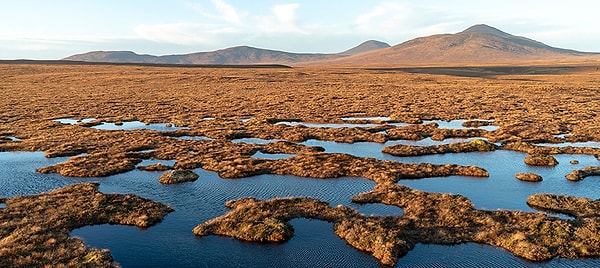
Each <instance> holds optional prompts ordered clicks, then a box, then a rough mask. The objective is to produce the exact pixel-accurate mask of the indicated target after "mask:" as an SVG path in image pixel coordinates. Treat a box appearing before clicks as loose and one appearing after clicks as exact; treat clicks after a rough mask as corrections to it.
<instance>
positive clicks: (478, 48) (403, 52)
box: [303, 24, 600, 65]
mask: <svg viewBox="0 0 600 268" xmlns="http://www.w3.org/2000/svg"><path fill="white" fill-rule="evenodd" d="M598 55H600V54H598V53H586V52H579V51H575V50H569V49H561V48H556V47H552V46H548V45H546V44H544V43H541V42H538V41H535V40H532V39H529V38H525V37H521V36H515V35H511V34H509V33H506V32H503V31H501V30H498V29H496V28H494V27H491V26H488V25H485V24H479V25H475V26H472V27H469V28H467V29H466V30H464V31H462V32H459V33H455V34H437V35H432V36H427V37H419V38H415V39H412V40H409V41H406V42H403V43H401V44H398V45H395V46H392V47H389V48H385V49H380V50H376V51H369V52H365V53H360V54H356V55H353V56H349V57H344V58H338V59H329V60H325V61H319V62H311V63H304V64H303V65H397V64H401V65H407V64H408V65H422V64H494V63H519V62H536V61H547V62H550V61H554V62H556V61H566V60H577V59H580V60H581V58H585V57H586V56H588V57H589V56H596V59H597V56H598Z"/></svg>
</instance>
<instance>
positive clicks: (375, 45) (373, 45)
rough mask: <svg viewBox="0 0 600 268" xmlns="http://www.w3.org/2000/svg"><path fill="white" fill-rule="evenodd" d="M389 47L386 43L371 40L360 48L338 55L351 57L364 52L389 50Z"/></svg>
mask: <svg viewBox="0 0 600 268" xmlns="http://www.w3.org/2000/svg"><path fill="white" fill-rule="evenodd" d="M388 47H390V45H389V44H388V43H384V42H381V41H377V40H369V41H365V42H363V43H362V44H360V45H358V46H355V47H353V48H351V49H348V50H346V51H344V52H340V53H338V55H344V56H351V55H356V54H360V53H363V52H368V51H372V50H377V49H381V48H388Z"/></svg>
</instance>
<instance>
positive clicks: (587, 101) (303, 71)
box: [0, 64, 600, 264]
mask: <svg viewBox="0 0 600 268" xmlns="http://www.w3.org/2000/svg"><path fill="white" fill-rule="evenodd" d="M531 68H538V67H536V66H533V67H531ZM539 68H542V67H539ZM544 68H546V67H544ZM542 71H543V69H542ZM469 75H471V77H463V76H450V75H444V74H426V73H418V72H417V73H407V72H403V71H402V70H397V69H387V70H385V69H379V70H363V69H348V68H347V69H342V68H339V69H333V68H331V69H319V68H297V69H251V68H247V69H243V68H232V69H227V68H220V69H210V68H174V67H171V68H165V67H148V66H106V65H102V66H94V65H78V66H70V65H9V64H3V65H0V91H1V92H2V93H3V98H0V120H1V121H2V124H0V151H16V150H25V151H45V152H46V155H47V156H48V157H55V156H73V157H71V158H70V159H69V160H68V161H66V162H64V163H61V164H57V165H54V166H50V167H45V168H41V169H40V170H39V171H40V172H53V173H59V174H62V175H65V176H73V177H89V176H107V175H111V174H115V173H120V172H126V171H129V170H132V169H134V168H135V165H136V164H137V163H139V162H140V161H141V160H142V159H148V158H154V159H165V160H166V159H175V160H177V163H176V164H175V166H174V168H176V169H191V168H197V167H202V168H205V169H208V170H212V171H216V172H218V173H219V175H220V176H222V177H224V178H239V177H246V176H251V175H256V174H266V173H272V174H290V175H297V176H305V177H314V178H330V177H339V176H357V177H365V178H368V179H371V180H374V181H376V182H378V183H379V184H380V185H379V186H378V187H388V186H389V185H387V183H390V182H396V181H397V180H399V179H403V178H421V177H430V176H448V175H471V176H487V172H486V171H485V170H483V169H480V168H477V167H463V166H456V165H431V164H416V165H408V164H402V163H398V162H394V161H380V160H377V159H369V158H360V157H354V156H350V155H345V154H324V153H322V151H323V148H319V147H307V146H302V145H298V144H294V143H290V142H299V141H304V140H307V139H320V140H327V141H338V142H347V143H353V142H359V141H370V142H379V143H383V142H385V141H386V140H391V139H414V140H418V139H423V138H426V137H431V138H432V139H434V140H442V139H445V138H449V137H485V138H487V139H488V140H490V141H492V142H502V143H503V146H502V149H508V150H517V151H523V152H527V153H529V154H532V155H539V154H559V153H584V154H590V155H596V156H599V155H600V150H599V149H593V148H574V147H564V148H553V147H543V146H535V145H532V144H531V142H539V141H542V142H561V141H589V140H595V141H600V117H599V116H598V112H597V111H599V110H600V97H599V96H600V94H599V93H600V89H599V88H598V84H600V72H598V71H596V70H595V68H588V67H585V66H575V67H574V68H565V70H563V71H560V72H558V73H549V74H512V75H489V74H481V75H479V76H478V75H477V74H476V75H473V73H469ZM357 114H359V115H360V116H368V117H375V116H389V117H391V118H392V119H393V120H395V121H398V122H406V123H420V122H422V121H423V120H433V119H443V120H452V119H470V120H473V119H483V120H494V122H493V124H494V125H498V126H499V127H500V128H499V129H498V130H496V131H485V130H481V129H467V130H451V129H439V128H438V127H437V125H435V124H428V125H409V126H405V127H395V126H392V125H381V126H377V127H372V128H342V129H334V128H307V127H301V126H296V127H292V126H286V125H276V124H275V123H276V122H280V121H283V120H295V121H298V120H300V121H304V122H313V123H342V120H341V117H346V116H356V115H357ZM207 117H212V118H214V120H205V118H207ZM57 118H77V119H83V118H96V120H95V121H93V122H90V123H80V124H76V125H63V124H60V123H58V122H55V121H52V120H53V119H57ZM248 118H253V119H251V120H249V121H247V122H243V121H242V119H248ZM132 120H139V121H142V122H146V123H164V124H166V123H170V124H173V125H175V126H187V127H188V128H189V129H182V130H178V131H174V132H168V133H159V132H156V131H149V130H132V131H103V130H97V129H92V128H90V127H89V126H90V125H94V124H98V123H99V122H102V121H104V122H115V123H116V122H126V121H132ZM472 124H477V123H472ZM383 130H386V131H387V132H386V133H385V134H382V133H381V131H383ZM558 134H566V138H565V139H562V138H558V137H556V136H555V135H558ZM180 136H206V137H209V138H212V139H214V140H198V141H194V140H181V139H177V137H180ZM9 137H16V138H19V139H21V140H20V141H13V139H12V138H9ZM243 137H256V138H263V139H281V140H286V141H287V142H285V141H281V142H277V143H271V144H267V145H257V144H240V143H233V142H231V139H235V138H243ZM147 150H152V151H147ZM257 151H262V152H265V153H289V154H297V156H296V157H292V158H289V159H279V160H268V159H254V158H251V156H252V155H253V154H254V153H256V152H257ZM82 153H86V155H81V156H75V155H78V154H82ZM386 185H387V186H386ZM385 189H387V188H378V190H377V191H384V190H385ZM386 191H387V190H386ZM378 194H380V195H382V198H384V196H383V195H384V194H385V193H384V192H378ZM388 194H389V196H388V197H385V198H391V199H390V200H396V199H393V198H395V197H397V198H400V199H399V200H405V198H404V197H401V196H409V197H410V198H417V197H418V198H419V199H418V200H421V201H420V202H418V203H419V205H418V206H417V205H415V204H412V205H411V204H408V203H402V202H404V201H390V200H388V201H383V199H382V201H381V202H389V203H394V202H396V203H394V204H395V205H399V206H402V207H404V208H405V212H406V216H403V217H401V218H400V219H399V220H398V219H396V218H394V219H393V220H390V219H389V218H377V219H371V218H369V219H364V218H352V217H350V218H348V219H346V220H347V221H343V220H342V221H341V223H340V224H339V225H336V226H338V227H336V233H337V234H338V235H339V236H340V237H345V239H348V241H353V242H349V243H351V244H352V245H353V246H355V247H357V248H359V249H362V250H367V251H370V252H372V253H373V254H374V255H375V256H377V258H379V259H380V260H381V261H382V262H384V263H386V264H390V263H393V262H395V258H397V257H399V256H401V255H402V254H403V253H404V252H406V251H407V250H409V249H410V248H411V245H412V244H414V243H415V241H422V242H426V243H460V242H463V241H475V242H481V243H489V244H492V245H497V246H502V247H504V248H507V249H509V250H512V251H513V252H514V253H515V254H517V255H519V256H522V257H524V258H528V259H532V260H542V259H548V258H551V257H553V256H566V257H580V256H597V255H598V252H600V250H598V248H599V247H597V245H598V244H600V243H596V242H594V241H595V240H594V241H592V240H593V239H592V238H593V237H594V236H596V237H597V234H596V233H597V228H596V227H594V225H593V222H594V220H595V219H587V218H586V219H581V220H580V221H581V224H582V225H581V226H583V227H581V228H579V229H577V235H576V236H573V234H572V233H570V232H566V233H565V232H564V230H569V228H574V227H573V226H571V225H570V224H571V223H569V222H566V221H563V220H558V219H554V218H548V217H546V216H544V215H540V214H531V213H525V214H523V213H520V212H509V211H499V212H482V211H477V210H474V209H473V208H472V205H469V204H470V202H467V201H468V200H463V199H465V198H463V199H460V198H459V199H460V200H457V198H458V197H454V196H437V195H435V194H426V193H421V194H419V193H417V192H410V191H409V190H406V189H392V190H389V193H388ZM410 198H409V199H410ZM438 198H441V200H442V201H443V202H442V203H441V204H442V206H438V205H437V203H436V204H434V203H432V202H433V200H438ZM447 201H448V202H447ZM459 201H460V202H459ZM398 202H400V203H402V204H400V203H398ZM453 202H454V203H453ZM9 203H10V202H8V203H7V208H5V209H3V210H4V211H6V210H7V209H8V208H9V207H10V206H11V205H10V204H9ZM436 210H439V212H436ZM302 213H304V212H302ZM440 213H441V214H440ZM2 215H3V216H4V214H2ZM411 215H413V216H411ZM473 215H475V216H474V217H477V219H476V221H477V224H476V225H474V226H473V225H470V223H469V221H468V220H467V219H470V218H469V217H471V216H473ZM467 216H468V217H467ZM352 219H354V221H353V220H352ZM283 220H285V219H283ZM521 220H523V221H521ZM438 221H439V222H442V223H443V224H444V226H442V227H439V226H438V227H439V228H437V229H436V228H433V226H434V224H436V222H438ZM392 223H393V224H392ZM409 223H411V225H410V226H413V227H414V228H415V229H410V228H408V229H405V228H404V227H405V226H406V225H409ZM414 223H418V224H417V225H414ZM389 226H395V227H393V228H391V229H390V228H388V227H389ZM398 226H402V228H396V227H398ZM436 226H437V225H436ZM477 226H480V227H481V226H485V227H486V228H487V229H486V230H488V231H485V230H483V229H481V230H480V229H477V228H479V227H477ZM532 226H534V227H535V228H534V227H532ZM270 227H274V229H275V230H278V232H279V233H281V234H282V235H281V237H286V236H287V235H289V228H288V227H287V226H286V225H285V223H284V222H282V221H263V222H262V225H260V226H258V227H257V228H254V229H252V228H251V229H252V230H253V232H254V233H255V234H259V233H261V232H263V231H265V230H271V229H269V228H270ZM474 228H475V229H474ZM565 228H566V229H565ZM594 228H596V229H594ZM31 230H34V231H35V230H37V229H36V228H32V229H31ZM532 230H543V231H540V233H536V232H537V231H536V232H534V231H532ZM471 231H473V232H474V233H468V232H471ZM377 232H382V233H384V232H387V233H386V234H385V235H382V236H368V235H365V233H377ZM465 232H467V233H466V234H465ZM552 232H554V233H555V234H556V233H558V234H559V236H558V238H555V239H556V240H553V241H554V242H549V240H547V239H546V238H548V237H547V236H546V235H545V234H548V233H552ZM538 235H539V236H538ZM4 237H5V236H4V235H3V238H4ZM267 237H269V236H267ZM399 237H404V238H403V239H407V240H402V239H399ZM63 238H64V239H68V235H65V236H64V237H63ZM63 238H61V239H63ZM55 239H57V240H58V238H55ZM411 239H412V240H411ZM586 239H588V240H586ZM590 239H592V240H590ZM267 240H269V239H267ZM588 242H589V243H590V245H592V246H588V247H583V246H581V245H579V244H577V243H580V244H582V243H588ZM28 243H29V244H28ZM45 243H46V240H44V241H42V240H39V241H37V240H36V241H34V242H31V243H30V242H22V241H21V242H19V241H17V242H14V244H15V245H30V244H32V245H35V247H38V246H40V245H44V244H45ZM48 243H49V242H48ZM568 243H571V244H569V245H571V246H572V248H578V250H568V249H567V248H565V247H561V245H563V244H568ZM51 244H52V243H51ZM576 244H577V245H576ZM48 248H54V247H53V246H48ZM24 252H25V251H24ZM102 254H105V255H106V254H108V253H106V252H104V253H102ZM102 254H100V255H93V256H90V257H89V259H97V258H99V257H97V256H105V255H102ZM11 256H12V255H11ZM106 256H109V255H106ZM106 256H105V257H106ZM102 258H104V257H102ZM102 258H101V259H102ZM19 261H21V260H19ZM23 261H24V262H23V263H28V260H23ZM14 263H20V262H14Z"/></svg>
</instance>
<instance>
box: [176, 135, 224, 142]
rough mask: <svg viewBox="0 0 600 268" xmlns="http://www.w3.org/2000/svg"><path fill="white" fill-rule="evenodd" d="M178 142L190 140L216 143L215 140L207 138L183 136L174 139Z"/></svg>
mask: <svg viewBox="0 0 600 268" xmlns="http://www.w3.org/2000/svg"><path fill="white" fill-rule="evenodd" d="M173 138H174V139H178V140H188V141H214V140H215V139H212V138H209V137H206V136H181V137H173Z"/></svg>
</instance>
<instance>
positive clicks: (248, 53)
mask: <svg viewBox="0 0 600 268" xmlns="http://www.w3.org/2000/svg"><path fill="white" fill-rule="evenodd" d="M389 46H390V45H388V44H386V43H383V42H380V41H375V40H369V41H366V42H364V43H362V44H360V45H358V46H356V47H354V48H351V49H349V50H346V51H344V52H341V53H335V54H318V53H291V52H284V51H277V50H269V49H261V48H255V47H249V46H237V47H231V48H226V49H221V50H216V51H210V52H197V53H190V54H182V55H166V56H153V55H139V54H136V53H134V52H131V51H92V52H88V53H84V54H77V55H72V56H69V57H66V58H64V59H62V60H67V61H86V62H111V63H158V64H234V65H235V64H294V63H298V62H307V61H320V60H327V59H336V58H341V57H345V56H349V55H355V54H357V53H361V52H366V51H372V50H375V49H380V48H385V47H389Z"/></svg>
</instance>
